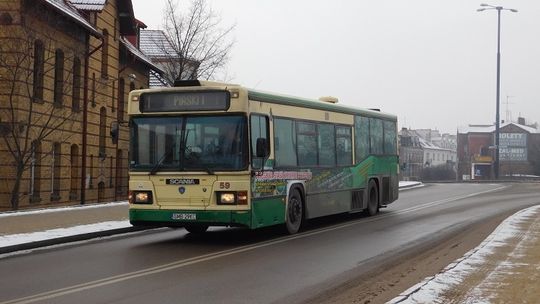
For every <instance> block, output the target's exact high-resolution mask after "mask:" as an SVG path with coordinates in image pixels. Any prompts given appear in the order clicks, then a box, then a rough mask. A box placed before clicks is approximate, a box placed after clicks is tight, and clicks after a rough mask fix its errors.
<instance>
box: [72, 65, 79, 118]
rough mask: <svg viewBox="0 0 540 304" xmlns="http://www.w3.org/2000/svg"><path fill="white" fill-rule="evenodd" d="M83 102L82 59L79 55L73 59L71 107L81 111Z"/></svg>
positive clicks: (75, 110) (74, 110)
mask: <svg viewBox="0 0 540 304" xmlns="http://www.w3.org/2000/svg"><path fill="white" fill-rule="evenodd" d="M80 103H81V60H80V59H79V58H77V57H75V59H73V88H72V100H71V109H72V110H73V112H79V109H80Z"/></svg>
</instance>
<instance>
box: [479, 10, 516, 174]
mask: <svg viewBox="0 0 540 304" xmlns="http://www.w3.org/2000/svg"><path fill="white" fill-rule="evenodd" d="M480 6H482V7H481V8H479V9H477V11H479V12H482V11H485V10H497V93H496V95H497V97H496V107H495V108H496V110H495V163H494V171H495V172H494V173H495V179H499V129H500V122H501V120H500V113H499V108H500V95H501V11H503V10H506V11H511V12H513V13H517V10H516V9H513V8H504V7H502V6H493V5H489V4H485V3H482V4H480Z"/></svg>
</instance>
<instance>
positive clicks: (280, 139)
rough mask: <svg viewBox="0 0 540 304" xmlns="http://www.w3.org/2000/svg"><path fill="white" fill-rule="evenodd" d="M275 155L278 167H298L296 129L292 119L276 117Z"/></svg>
mask: <svg viewBox="0 0 540 304" xmlns="http://www.w3.org/2000/svg"><path fill="white" fill-rule="evenodd" d="M274 143H277V144H275V145H274V157H275V164H276V167H296V166H297V158H296V131H295V127H294V123H293V121H292V120H290V119H284V118H275V119H274Z"/></svg>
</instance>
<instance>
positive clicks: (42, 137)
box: [0, 0, 161, 210]
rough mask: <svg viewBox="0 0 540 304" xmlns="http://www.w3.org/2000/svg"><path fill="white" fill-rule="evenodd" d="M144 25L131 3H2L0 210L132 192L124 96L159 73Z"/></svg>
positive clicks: (116, 0) (122, 196) (24, 0)
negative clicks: (141, 42) (145, 48)
mask: <svg viewBox="0 0 540 304" xmlns="http://www.w3.org/2000/svg"><path fill="white" fill-rule="evenodd" d="M141 24H142V23H141V22H139V21H137V20H136V19H135V16H134V12H133V7H132V4H131V0H69V1H68V0H15V1H0V40H1V43H0V135H1V137H0V141H1V142H2V144H1V145H0V166H1V167H2V168H1V169H0V170H1V172H2V173H0V210H6V209H11V208H12V204H14V202H15V203H16V204H18V207H20V208H32V207H37V206H48V205H68V204H77V203H95V202H105V201H112V200H123V199H126V197H127V166H128V164H127V157H128V130H127V125H126V123H125V121H126V115H125V110H126V102H127V96H128V93H129V91H130V90H132V89H135V88H147V87H148V82H149V74H150V71H154V72H157V73H161V70H160V69H159V68H158V67H157V66H155V65H154V64H153V63H152V62H151V61H150V60H149V59H148V58H147V57H146V56H145V55H144V54H143V53H142V52H140V51H139V50H138V45H136V44H135V45H134V44H133V43H131V42H129V41H128V40H127V39H126V38H125V37H127V36H131V37H136V36H137V35H138V33H139V30H140V28H141ZM135 41H137V40H135ZM117 127H118V130H119V132H118V138H117V140H114V141H113V140H112V138H111V136H110V134H111V131H112V130H115V129H117ZM14 189H15V190H17V189H18V191H15V192H17V193H18V194H19V195H18V196H17V198H16V201H15V200H14V197H15V196H14V191H13V190H14Z"/></svg>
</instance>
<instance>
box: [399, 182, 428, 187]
mask: <svg viewBox="0 0 540 304" xmlns="http://www.w3.org/2000/svg"><path fill="white" fill-rule="evenodd" d="M423 186H424V184H422V182H412V181H399V188H409V189H410V188H416V187H423Z"/></svg>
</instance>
